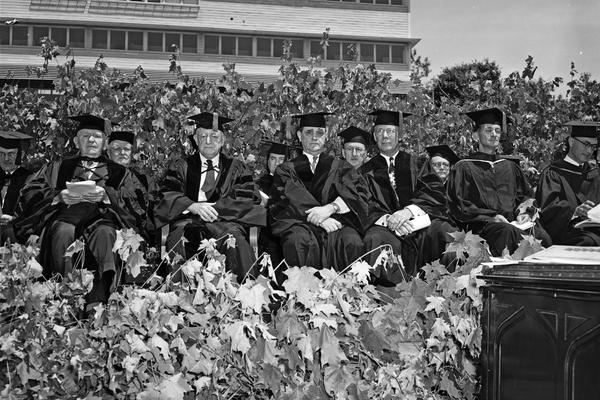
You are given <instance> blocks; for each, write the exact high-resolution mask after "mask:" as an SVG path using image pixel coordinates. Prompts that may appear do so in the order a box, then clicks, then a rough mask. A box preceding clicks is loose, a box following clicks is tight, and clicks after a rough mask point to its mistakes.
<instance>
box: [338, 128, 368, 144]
mask: <svg viewBox="0 0 600 400" xmlns="http://www.w3.org/2000/svg"><path fill="white" fill-rule="evenodd" d="M338 136H339V137H341V138H342V140H343V141H344V144H346V143H353V142H354V143H362V144H364V145H365V146H368V145H369V143H370V139H371V134H370V133H369V132H367V131H365V130H363V129H360V128H358V127H356V126H350V127H348V128H346V129H344V130H343V131H341V132H340V133H338Z"/></svg>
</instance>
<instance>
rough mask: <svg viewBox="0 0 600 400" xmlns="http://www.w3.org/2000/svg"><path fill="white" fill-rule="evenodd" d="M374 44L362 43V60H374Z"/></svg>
mask: <svg viewBox="0 0 600 400" xmlns="http://www.w3.org/2000/svg"><path fill="white" fill-rule="evenodd" d="M373 56H374V54H373V45H372V44H371V43H361V44H360V61H367V62H373V61H374V57H373Z"/></svg>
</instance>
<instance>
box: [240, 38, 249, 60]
mask: <svg viewBox="0 0 600 400" xmlns="http://www.w3.org/2000/svg"><path fill="white" fill-rule="evenodd" d="M238 56H252V38H251V37H238Z"/></svg>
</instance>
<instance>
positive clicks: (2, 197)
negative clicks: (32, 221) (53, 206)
mask: <svg viewBox="0 0 600 400" xmlns="http://www.w3.org/2000/svg"><path fill="white" fill-rule="evenodd" d="M31 139H32V138H31V136H28V135H26V134H24V133H21V132H11V131H0V210H1V213H0V214H1V215H0V244H1V245H4V243H5V242H6V241H7V240H10V241H11V242H13V243H14V242H15V241H16V238H15V233H14V229H13V224H12V220H13V219H14V218H15V214H16V208H17V203H18V200H19V193H20V191H21V189H22V188H23V186H25V181H26V180H27V178H28V177H29V176H30V175H31V171H29V170H28V169H26V168H24V167H22V166H21V162H22V157H23V145H24V144H25V143H24V142H27V141H29V140H31Z"/></svg>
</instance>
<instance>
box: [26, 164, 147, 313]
mask: <svg viewBox="0 0 600 400" xmlns="http://www.w3.org/2000/svg"><path fill="white" fill-rule="evenodd" d="M86 160H90V161H97V162H98V164H99V165H98V166H97V168H96V169H95V170H93V175H92V177H91V178H89V179H91V180H94V181H96V184H97V185H98V186H102V187H103V188H104V189H105V191H106V194H107V197H108V200H109V203H108V204H106V203H79V204H76V205H71V206H67V205H66V204H64V203H62V202H56V201H55V199H56V196H57V195H58V194H59V192H60V191H61V190H63V189H65V188H66V182H69V181H80V180H85V178H83V176H82V171H84V170H85V168H84V167H83V161H86ZM88 171H89V170H88ZM132 185H133V181H132V175H131V173H130V172H129V171H128V170H127V169H126V168H125V167H123V166H121V165H119V164H116V163H114V162H112V161H110V160H108V159H107V158H105V157H104V156H101V157H98V158H95V159H93V160H92V159H88V158H82V157H79V156H77V157H73V158H67V159H65V160H63V161H56V162H52V163H50V164H48V165H46V166H45V167H43V168H42V169H41V170H40V171H39V172H37V173H36V174H35V175H34V176H32V177H31V179H30V180H29V181H28V182H27V184H26V185H25V186H24V187H23V189H22V191H21V197H20V201H19V206H18V211H17V214H18V216H17V218H16V219H15V220H14V226H15V232H16V234H17V238H18V239H19V240H20V241H21V242H25V241H26V240H27V239H28V238H29V236H30V235H32V234H35V235H41V246H40V261H41V264H42V266H43V268H44V275H46V276H50V275H52V274H53V273H60V274H65V273H68V272H69V269H70V268H71V265H70V262H68V260H66V261H64V262H58V261H57V260H59V259H62V254H64V248H63V247H64V246H65V245H66V246H68V243H66V242H65V239H66V238H65V237H61V236H60V235H58V236H57V237H54V236H55V234H56V232H57V230H56V229H55V228H56V227H57V226H58V225H57V223H58V222H62V223H66V224H69V225H72V226H74V238H75V239H77V238H79V237H80V236H83V238H84V241H85V242H86V246H87V249H86V253H87V254H88V255H86V258H85V259H86V265H85V267H86V268H90V269H93V270H95V271H96V273H95V278H94V288H93V289H92V292H91V293H89V294H88V302H93V301H106V300H107V298H108V295H109V291H108V290H109V288H110V284H111V282H112V278H113V276H114V274H115V272H116V266H115V263H114V258H113V255H112V251H111V250H108V249H112V244H114V240H115V238H116V234H115V231H116V230H117V229H122V228H134V229H138V227H137V226H136V219H135V216H134V214H135V211H134V210H132V209H131V208H130V207H129V205H128V204H129V203H130V201H129V199H128V198H127V197H128V196H129V191H128V188H129V187H131V186H132ZM71 234H73V233H71ZM111 242H112V243H111ZM107 253H108V254H107Z"/></svg>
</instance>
